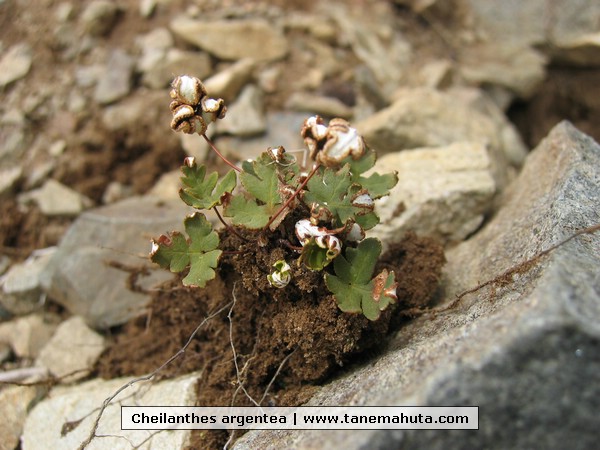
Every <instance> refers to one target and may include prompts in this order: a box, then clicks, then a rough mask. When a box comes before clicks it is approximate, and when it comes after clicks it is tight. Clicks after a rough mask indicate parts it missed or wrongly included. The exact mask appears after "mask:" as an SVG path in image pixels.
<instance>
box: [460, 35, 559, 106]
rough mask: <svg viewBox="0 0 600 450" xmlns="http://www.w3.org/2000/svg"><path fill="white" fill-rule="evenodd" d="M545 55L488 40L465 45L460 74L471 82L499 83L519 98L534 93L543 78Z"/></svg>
mask: <svg viewBox="0 0 600 450" xmlns="http://www.w3.org/2000/svg"><path fill="white" fill-rule="evenodd" d="M546 63H547V58H546V57H545V56H544V55H542V54H541V53H540V52H538V51H536V50H533V49H530V48H527V47H521V46H517V45H514V44H513V45H510V44H507V45H500V44H498V43H492V44H487V45H482V46H477V47H475V46H471V47H466V48H465V49H464V50H463V52H462V56H461V63H460V65H459V68H460V74H461V75H462V77H463V78H465V79H466V80H467V81H468V82H470V83H473V84H475V85H499V86H502V87H504V88H507V89H509V90H510V91H511V92H513V93H514V94H515V95H517V96H518V97H520V98H523V99H528V98H530V97H531V96H532V95H533V94H535V93H536V91H537V90H538V88H539V87H540V85H541V84H542V82H543V81H544V78H545V77H546V69H545V66H546Z"/></svg>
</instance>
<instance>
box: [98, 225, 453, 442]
mask: <svg viewBox="0 0 600 450" xmlns="http://www.w3.org/2000/svg"><path fill="white" fill-rule="evenodd" d="M283 238H284V237H283V236H280V235H278V236H276V237H275V238H273V239H272V240H271V241H270V243H269V244H270V245H267V246H264V247H261V246H259V245H257V243H256V242H247V241H242V240H241V239H240V238H238V237H236V236H235V235H228V236H225V235H223V236H222V239H223V241H224V247H225V248H231V249H238V250H241V251H242V252H243V253H241V254H232V255H227V256H224V257H223V260H222V263H221V266H220V268H219V270H218V275H217V278H216V279H214V280H213V281H211V282H210V283H208V285H207V286H206V288H204V289H195V288H187V287H184V286H182V285H181V279H180V278H179V279H177V280H175V281H173V282H171V283H169V284H167V285H165V286H163V288H162V289H161V290H158V291H156V292H154V295H153V299H152V303H151V307H150V314H149V315H148V316H144V317H139V318H138V319H135V320H132V321H131V322H129V323H128V324H126V325H125V326H124V327H123V328H122V329H121V330H115V335H114V336H113V344H112V345H111V346H110V348H109V349H108V350H107V351H106V352H105V353H104V355H103V356H102V358H101V359H100V361H99V363H98V365H97V375H98V376H100V377H103V378H113V377H117V376H123V375H141V374H146V373H149V372H152V371H154V370H155V369H156V368H158V367H160V366H161V365H162V364H163V363H164V362H165V361H166V360H168V359H169V358H171V357H172V356H173V355H175V354H176V353H177V352H178V351H179V350H180V349H181V348H182V346H183V345H184V344H185V343H186V342H187V340H188V339H189V337H190V335H191V334H192V333H193V331H194V330H195V329H196V328H197V327H198V325H199V324H200V323H201V322H202V321H203V320H204V319H205V318H206V317H207V316H208V315H210V314H211V313H212V312H215V311H218V310H219V309H222V311H221V312H220V313H219V314H218V315H216V316H215V317H214V318H212V319H211V320H210V321H209V322H207V323H206V326H204V327H202V328H201V329H200V330H199V332H198V333H197V334H196V336H195V338H194V339H193V341H192V342H191V344H190V345H189V346H188V347H187V350H186V351H185V353H184V354H182V355H181V356H180V357H179V358H178V359H177V360H176V361H175V362H174V363H173V364H170V365H169V366H167V367H166V368H165V369H164V370H162V371H161V372H160V377H173V376H177V375H181V374H184V373H188V372H191V371H197V370H202V371H203V376H202V378H201V380H200V382H199V384H198V404H200V405H204V406H222V405H230V404H236V405H244V406H250V405H252V402H251V400H250V398H249V397H252V398H253V399H254V400H255V401H256V402H257V403H260V404H268V405H279V406H285V405H299V404H302V403H304V402H305V401H307V400H308V399H309V398H310V395H311V394H312V393H313V392H314V389H315V387H316V386H318V385H320V384H322V383H324V382H326V381H327V380H329V379H330V378H331V377H332V376H334V375H335V374H337V373H339V372H340V371H341V370H342V367H348V366H350V367H351V366H352V365H356V364H361V363H365V362H366V361H368V360H369V358H371V357H373V355H375V354H376V353H377V352H378V351H380V350H381V349H382V348H383V346H384V345H385V342H386V336H387V335H389V334H390V333H392V332H393V331H394V330H395V329H397V328H398V327H399V326H400V325H401V324H402V322H403V321H405V320H406V318H405V317H404V315H403V314H402V313H403V311H404V310H407V309H411V310H412V309H414V308H415V307H423V306H425V305H426V304H427V303H428V302H429V301H430V299H431V298H432V297H433V296H434V294H435V290H436V288H437V284H438V281H439V278H440V276H441V268H442V265H443V263H444V261H445V260H444V254H443V248H442V247H441V246H440V245H439V244H438V243H437V242H435V241H433V240H431V239H425V238H419V237H417V236H415V235H414V234H411V235H409V236H407V237H406V239H404V240H403V241H402V242H400V243H398V244H395V245H394V246H393V247H392V248H390V250H389V251H388V252H387V253H386V254H385V255H384V256H383V257H382V264H381V266H380V267H378V270H381V269H382V268H384V267H385V268H387V269H388V270H389V269H391V270H394V271H395V272H396V273H397V274H398V279H399V280H400V283H399V289H398V294H399V299H398V300H399V301H398V303H397V304H396V305H395V307H393V308H389V309H388V310H386V311H385V312H384V313H382V315H381V317H380V319H379V320H377V321H375V322H371V321H369V320H368V319H366V318H365V317H364V316H362V315H359V314H347V313H343V312H341V311H340V310H339V308H338V307H337V305H336V303H335V300H334V298H333V296H332V295H331V293H330V292H329V291H328V290H327V288H326V286H325V284H324V282H323V280H322V277H320V276H318V274H316V273H314V272H311V271H309V270H307V269H305V268H304V267H303V266H297V265H295V264H293V280H294V281H293V282H292V283H290V284H289V285H288V286H286V289H274V288H272V287H270V286H269V284H268V282H267V281H266V273H259V272H260V269H259V268H260V267H270V266H271V264H272V263H273V262H274V261H276V260H278V259H281V258H286V257H287V259H288V260H290V257H293V256H294V255H293V254H292V253H293V251H292V250H290V249H288V248H287V247H284V246H279V245H277V242H278V241H279V240H280V239H283ZM228 314H229V315H230V317H231V321H230V320H229V318H228ZM232 343H233V345H232ZM232 347H233V348H235V353H236V355H237V369H236V363H235V362H234V358H233V350H232ZM241 385H243V387H244V389H245V393H244V392H242V390H241V389H240V386H241ZM193 436H194V439H193V444H192V445H191V448H203V449H206V448H222V446H223V444H224V442H225V441H226V439H227V437H228V436H227V433H225V432H210V433H206V432H204V433H200V432H198V433H194V435H193Z"/></svg>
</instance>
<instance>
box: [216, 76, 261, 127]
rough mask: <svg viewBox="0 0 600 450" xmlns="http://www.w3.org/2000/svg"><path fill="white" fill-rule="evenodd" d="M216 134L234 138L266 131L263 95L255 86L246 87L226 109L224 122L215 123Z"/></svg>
mask: <svg viewBox="0 0 600 450" xmlns="http://www.w3.org/2000/svg"><path fill="white" fill-rule="evenodd" d="M216 125H217V132H218V133H225V134H232V135H234V136H241V137H247V136H255V135H257V134H261V133H264V132H265V131H266V127H267V123H266V118H265V115H264V95H263V93H262V91H261V90H260V89H259V88H257V87H256V86H255V85H252V84H251V85H248V86H246V87H245V88H244V89H243V90H242V92H241V93H240V95H239V97H238V99H237V100H236V101H235V102H234V103H232V104H231V105H230V106H228V107H227V116H226V120H220V121H218V122H217V124H216Z"/></svg>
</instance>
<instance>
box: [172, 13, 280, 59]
mask: <svg viewBox="0 0 600 450" xmlns="http://www.w3.org/2000/svg"><path fill="white" fill-rule="evenodd" d="M170 29H171V31H172V32H173V33H174V34H175V35H177V36H178V37H180V38H181V39H183V40H184V41H186V42H188V43H190V44H193V45H196V46H198V47H200V48H201V49H203V50H206V51H207V52H209V53H210V54H212V55H215V56H216V57H217V58H221V59H225V60H233V61H236V60H238V59H242V58H252V59H254V60H256V61H273V60H277V59H281V58H283V57H284V56H285V55H286V53H287V52H288V42H287V40H286V38H285V36H284V35H283V33H282V32H281V31H280V30H279V29H278V28H277V26H275V24H273V23H269V22H267V21H265V20H262V19H246V20H214V21H210V22H208V21H199V20H193V19H189V18H187V17H178V18H175V19H173V20H172V21H171V24H170Z"/></svg>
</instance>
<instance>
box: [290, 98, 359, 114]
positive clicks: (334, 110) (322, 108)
mask: <svg viewBox="0 0 600 450" xmlns="http://www.w3.org/2000/svg"><path fill="white" fill-rule="evenodd" d="M285 106H286V108H287V109H290V110H292V111H305V112H307V113H308V115H314V114H318V115H320V116H322V117H327V118H333V117H341V118H342V119H350V118H351V117H352V108H351V107H349V106H348V105H346V104H344V103H343V102H342V101H341V100H338V99H337V98H334V97H324V96H322V95H315V94H309V93H306V92H295V93H293V94H292V95H291V96H290V97H289V98H288V100H287V102H286V104H285Z"/></svg>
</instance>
